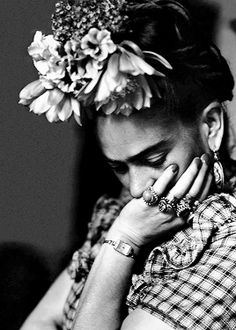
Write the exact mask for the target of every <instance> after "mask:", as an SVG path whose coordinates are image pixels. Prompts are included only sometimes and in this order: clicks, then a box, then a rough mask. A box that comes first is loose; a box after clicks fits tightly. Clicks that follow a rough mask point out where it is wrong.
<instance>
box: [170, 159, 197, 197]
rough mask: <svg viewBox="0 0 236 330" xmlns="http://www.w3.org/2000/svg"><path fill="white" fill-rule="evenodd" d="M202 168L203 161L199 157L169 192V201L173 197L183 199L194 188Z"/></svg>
mask: <svg viewBox="0 0 236 330" xmlns="http://www.w3.org/2000/svg"><path fill="white" fill-rule="evenodd" d="M201 166H202V161H201V159H200V158H199V157H196V158H194V159H193V161H192V162H191V164H190V165H189V167H188V168H187V169H186V171H185V172H184V173H183V174H182V175H181V177H180V178H179V180H178V181H177V183H176V184H175V185H174V187H173V188H172V189H171V190H170V191H169V194H168V196H167V197H168V198H169V199H171V198H173V197H176V198H177V199H179V198H181V197H183V196H184V195H185V194H186V193H187V192H188V191H189V189H190V187H191V186H192V184H193V182H194V180H195V178H196V176H197V174H198V172H199V169H200V168H201Z"/></svg>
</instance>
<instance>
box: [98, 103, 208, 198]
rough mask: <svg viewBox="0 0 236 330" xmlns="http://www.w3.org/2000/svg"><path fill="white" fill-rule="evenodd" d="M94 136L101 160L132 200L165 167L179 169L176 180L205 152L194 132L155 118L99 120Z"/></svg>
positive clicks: (197, 135) (198, 135)
mask: <svg viewBox="0 0 236 330" xmlns="http://www.w3.org/2000/svg"><path fill="white" fill-rule="evenodd" d="M146 111H148V110H146ZM159 117H160V116H159ZM97 135H98V139H99V143H100V146H101V149H102V152H103V154H104V156H105V159H106V160H107V162H108V164H109V165H110V166H111V168H112V169H113V171H114V173H115V174H116V176H117V177H118V179H119V180H120V181H121V183H122V184H123V185H124V186H125V187H126V188H128V189H129V191H130V193H131V195H132V196H133V197H134V198H139V197H141V196H142V193H143V191H144V190H145V189H146V188H147V187H148V186H150V185H153V183H154V182H155V181H156V180H157V179H158V177H159V176H160V175H161V174H162V173H163V171H164V170H165V169H166V168H167V167H168V166H169V165H171V164H174V163H175V164H177V165H178V166H179V172H178V175H177V178H178V177H179V176H180V175H181V173H183V171H184V170H185V169H186V168H187V166H188V165H189V164H190V162H191V161H192V159H193V158H194V157H195V156H200V155H201V154H202V153H204V151H205V150H204V146H203V143H202V142H201V141H202V138H201V137H200V134H198V133H197V129H195V130H193V129H190V128H187V127H185V126H184V125H183V124H182V123H181V122H179V121H177V120H172V121H170V120H169V122H167V121H166V120H163V119H162V118H158V115H155V117H150V118H146V117H144V116H143V115H140V114H134V115H132V116H130V117H124V116H117V115H110V116H107V117H105V118H104V117H100V118H98V122H97Z"/></svg>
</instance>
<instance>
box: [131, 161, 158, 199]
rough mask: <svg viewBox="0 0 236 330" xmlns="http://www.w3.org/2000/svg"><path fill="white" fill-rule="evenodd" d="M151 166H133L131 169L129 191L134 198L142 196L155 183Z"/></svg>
mask: <svg viewBox="0 0 236 330" xmlns="http://www.w3.org/2000/svg"><path fill="white" fill-rule="evenodd" d="M154 181H155V179H154V178H152V176H151V170H150V169H149V168H142V167H139V166H132V167H130V169H129V191H130V194H131V196H132V197H133V198H140V197H141V196H142V194H143V192H144V190H145V189H147V187H149V186H152V185H153V184H154Z"/></svg>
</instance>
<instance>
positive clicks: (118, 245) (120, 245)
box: [104, 239, 136, 259]
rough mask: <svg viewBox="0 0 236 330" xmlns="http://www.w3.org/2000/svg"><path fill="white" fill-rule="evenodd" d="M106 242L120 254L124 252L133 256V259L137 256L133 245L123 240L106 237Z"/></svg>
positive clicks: (128, 255) (127, 255) (130, 256)
mask: <svg viewBox="0 0 236 330" xmlns="http://www.w3.org/2000/svg"><path fill="white" fill-rule="evenodd" d="M104 244H110V245H112V246H113V248H114V250H115V251H117V252H119V253H120V254H122V255H124V256H126V257H129V258H133V259H135V257H136V256H135V253H134V249H133V247H132V246H131V245H129V244H128V243H126V242H124V241H122V240H117V241H114V240H111V239H106V240H105V241H104Z"/></svg>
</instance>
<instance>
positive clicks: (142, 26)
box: [113, 0, 234, 122]
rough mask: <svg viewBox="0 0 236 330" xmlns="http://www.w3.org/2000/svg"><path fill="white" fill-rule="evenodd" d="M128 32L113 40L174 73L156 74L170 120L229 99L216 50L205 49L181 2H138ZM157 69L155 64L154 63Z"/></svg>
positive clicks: (228, 82) (229, 82)
mask: <svg viewBox="0 0 236 330" xmlns="http://www.w3.org/2000/svg"><path fill="white" fill-rule="evenodd" d="M128 16H129V21H128V23H127V22H126V23H125V24H126V29H125V31H122V32H121V33H117V34H116V35H114V36H113V38H114V40H116V41H117V42H120V41H122V40H125V39H127V40H131V41H133V42H135V43H136V44H137V45H138V46H139V47H140V48H141V49H142V50H149V51H153V52H156V53H158V54H160V55H162V56H164V57H165V58H166V59H167V60H168V61H169V62H170V63H171V65H172V66H173V70H165V69H164V68H158V69H160V70H162V71H163V73H165V74H166V78H164V79H162V80H161V81H160V80H159V81H158V86H160V88H161V91H162V96H163V99H162V102H163V103H164V105H165V107H166V110H167V111H170V113H171V115H178V116H179V117H180V118H181V119H182V120H183V121H185V122H186V121H191V122H192V120H193V119H196V117H197V116H198V115H199V114H200V113H201V111H202V110H203V109H204V108H205V107H206V106H207V105H208V104H209V103H210V102H211V101H212V100H219V101H220V102H224V101H226V100H231V99H232V97H233V94H232V90H233V86H234V80H233V77H232V74H231V72H230V69H229V67H228V64H227V62H226V61H225V59H224V58H223V57H222V55H221V53H220V51H219V49H218V48H217V47H216V46H215V45H213V44H212V43H209V41H208V40H207V38H205V37H204V34H203V33H200V32H199V30H198V26H197V24H196V22H195V20H194V19H193V17H192V16H191V15H190V12H189V10H188V9H186V7H185V6H183V5H182V3H181V2H180V1H172V0H159V1H158V0H157V1H143V0H142V1H140V0H137V1H136V2H135V3H134V4H133V6H132V7H131V9H130V11H129V14H128ZM153 65H156V63H153Z"/></svg>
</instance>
